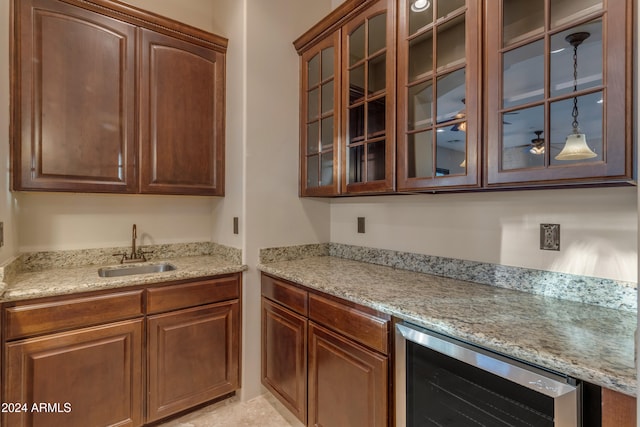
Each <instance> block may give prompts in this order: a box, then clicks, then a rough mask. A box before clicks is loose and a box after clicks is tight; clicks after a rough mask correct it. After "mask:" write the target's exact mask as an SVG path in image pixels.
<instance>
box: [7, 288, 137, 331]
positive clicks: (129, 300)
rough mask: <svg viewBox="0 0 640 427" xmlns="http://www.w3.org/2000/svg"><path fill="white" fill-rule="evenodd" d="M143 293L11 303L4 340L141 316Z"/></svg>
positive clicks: (8, 309) (118, 293) (119, 293)
mask: <svg viewBox="0 0 640 427" xmlns="http://www.w3.org/2000/svg"><path fill="white" fill-rule="evenodd" d="M142 294H143V291H142V290H135V291H128V292H117V293H110V294H104V295H94V296H84V297H71V298H69V297H62V298H55V299H53V300H47V301H46V302H35V303H34V302H33V301H25V302H22V303H18V304H16V305H14V306H9V307H7V308H6V309H5V310H4V322H3V323H4V331H5V340H14V339H16V338H22V337H27V336H33V335H40V334H45V333H52V332H57V331H62V330H68V329H73V328H79V327H86V326H91V325H97V324H102V323H108V322H114V321H118V320H125V319H131V318H133V317H138V316H142V315H143V314H144V309H143V302H142Z"/></svg>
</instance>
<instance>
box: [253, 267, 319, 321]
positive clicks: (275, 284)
mask: <svg viewBox="0 0 640 427" xmlns="http://www.w3.org/2000/svg"><path fill="white" fill-rule="evenodd" d="M262 295H263V296H264V297H266V298H269V299H270V300H272V301H275V302H277V303H279V304H282V305H284V306H285V307H288V308H290V309H291V310H293V311H295V312H296V313H298V314H302V315H303V316H306V315H307V312H308V302H307V295H308V292H307V291H304V290H302V289H300V288H297V287H295V286H293V285H289V284H287V283H285V282H283V281H281V280H278V279H275V278H273V277H271V276H267V275H265V274H263V275H262Z"/></svg>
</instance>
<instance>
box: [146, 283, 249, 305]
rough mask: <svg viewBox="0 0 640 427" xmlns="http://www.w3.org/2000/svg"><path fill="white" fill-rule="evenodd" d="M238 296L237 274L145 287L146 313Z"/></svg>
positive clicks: (225, 299)
mask: <svg viewBox="0 0 640 427" xmlns="http://www.w3.org/2000/svg"><path fill="white" fill-rule="evenodd" d="M239 297H240V279H239V276H238V275H234V276H228V277H221V278H217V279H211V280H199V281H197V282H188V283H183V284H180V285H170V286H165V287H157V288H150V289H147V313H148V314H153V313H161V312H164V311H171V310H178V309H181V308H187V307H195V306H197V305H204V304H210V303H213V302H219V301H227V300H231V299H236V298H239Z"/></svg>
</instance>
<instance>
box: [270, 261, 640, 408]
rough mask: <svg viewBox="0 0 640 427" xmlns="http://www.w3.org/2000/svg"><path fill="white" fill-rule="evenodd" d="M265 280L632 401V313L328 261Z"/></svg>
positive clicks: (286, 264)
mask: <svg viewBox="0 0 640 427" xmlns="http://www.w3.org/2000/svg"><path fill="white" fill-rule="evenodd" d="M258 268H259V269H260V270H261V271H263V272H265V273H268V274H272V275H274V276H278V277H280V278H283V279H286V280H290V281H292V282H295V283H298V284H301V285H304V286H307V287H309V288H312V289H317V290H319V291H322V292H326V293H328V294H331V295H335V296H338V297H341V298H344V299H346V300H349V301H353V302H356V303H360V304H363V305H366V306H370V307H372V308H375V309H377V310H380V311H382V312H386V313H389V314H391V315H394V316H397V317H399V318H401V319H404V320H406V321H409V322H412V323H415V324H417V325H421V326H424V327H426V328H428V329H431V330H434V331H437V332H441V333H443V334H447V335H450V336H453V337H456V338H459V339H462V340H466V341H469V342H471V343H475V344H477V345H480V346H483V347H486V348H489V349H493V350H495V351H498V352H501V353H504V354H507V355H510V356H512V357H516V358H519V359H522V360H525V361H528V362H530V363H533V364H537V365H540V366H543V367H546V368H549V369H552V370H555V371H558V372H561V373H565V374H568V375H571V376H573V377H576V378H579V379H582V380H585V381H588V382H591V383H594V384H598V385H600V386H603V387H607V388H610V389H613V390H616V391H619V392H622V393H625V394H628V395H633V396H635V395H636V387H637V382H636V370H635V365H634V352H635V350H634V347H635V345H634V332H635V328H636V313H634V312H629V311H623V310H616V309H611V308H606V307H600V306H595V305H591V304H584V303H580V302H574V301H567V300H561V299H558V298H553V297H548V296H542V295H535V294H531V293H526V292H521V291H517V290H512V289H504V288H500V287H495V286H489V285H483V284H477V283H472V282H467V281H463V280H457V279H451V278H446V277H440V276H435V275H431V274H425V273H419V272H413V271H407V270H402V269H396V268H392V267H387V266H380V265H375V264H370V263H365V262H360V261H354V260H349V259H343V258H338V257H333V256H315V257H308V258H304V259H293V260H285V261H274V262H265V260H264V259H263V262H262V264H260V265H259V266H258Z"/></svg>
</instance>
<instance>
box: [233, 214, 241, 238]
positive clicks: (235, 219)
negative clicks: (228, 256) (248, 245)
mask: <svg viewBox="0 0 640 427" xmlns="http://www.w3.org/2000/svg"><path fill="white" fill-rule="evenodd" d="M239 232H240V231H239V226H238V217H237V216H234V217H233V234H238V233H239Z"/></svg>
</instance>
